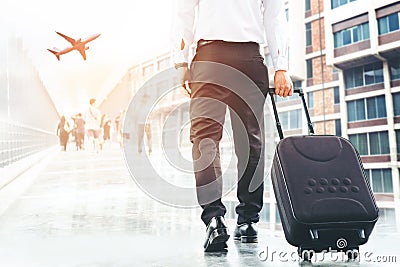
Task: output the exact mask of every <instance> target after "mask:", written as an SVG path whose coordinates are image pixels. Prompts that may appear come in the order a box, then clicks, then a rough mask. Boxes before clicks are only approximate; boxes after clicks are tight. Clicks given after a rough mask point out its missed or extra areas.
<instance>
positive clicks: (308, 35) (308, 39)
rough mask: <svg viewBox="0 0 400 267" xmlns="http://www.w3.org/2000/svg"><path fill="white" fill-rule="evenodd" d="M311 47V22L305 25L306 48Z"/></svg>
mask: <svg viewBox="0 0 400 267" xmlns="http://www.w3.org/2000/svg"><path fill="white" fill-rule="evenodd" d="M310 45H312V29H311V22H310V23H306V46H310Z"/></svg>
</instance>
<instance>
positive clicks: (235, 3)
mask: <svg viewBox="0 0 400 267" xmlns="http://www.w3.org/2000/svg"><path fill="white" fill-rule="evenodd" d="M176 8H177V14H176V16H175V18H174V23H173V27H172V34H171V37H172V45H173V51H174V53H173V54H174V62H175V63H181V62H188V61H189V60H188V57H189V47H190V46H191V45H192V44H193V43H195V42H197V41H199V40H200V39H204V40H223V41H228V42H256V43H258V44H265V41H267V43H268V47H269V51H270V54H271V57H272V62H273V65H274V69H275V70H287V69H288V62H287V53H288V34H287V32H288V31H287V21H286V15H285V8H284V0H177V6H176ZM182 40H183V42H184V43H182ZM182 44H184V46H182Z"/></svg>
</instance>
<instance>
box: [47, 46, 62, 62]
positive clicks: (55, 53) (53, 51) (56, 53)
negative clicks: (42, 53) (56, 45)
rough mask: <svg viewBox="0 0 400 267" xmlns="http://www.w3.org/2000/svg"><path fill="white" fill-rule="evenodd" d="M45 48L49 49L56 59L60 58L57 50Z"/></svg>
mask: <svg viewBox="0 0 400 267" xmlns="http://www.w3.org/2000/svg"><path fill="white" fill-rule="evenodd" d="M47 50H48V51H50V52H51V53H53V54H54V55H55V56H56V57H57V59H58V60H60V54H59V53H58V51H56V50H51V49H47Z"/></svg>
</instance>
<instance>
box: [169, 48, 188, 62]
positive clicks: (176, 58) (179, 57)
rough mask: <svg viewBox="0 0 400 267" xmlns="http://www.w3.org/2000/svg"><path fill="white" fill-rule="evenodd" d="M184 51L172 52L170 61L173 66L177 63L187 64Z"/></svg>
mask: <svg viewBox="0 0 400 267" xmlns="http://www.w3.org/2000/svg"><path fill="white" fill-rule="evenodd" d="M185 52H186V51H185V50H174V51H173V56H172V61H173V64H178V63H183V62H186V63H187V62H188V56H187V55H186V53H185Z"/></svg>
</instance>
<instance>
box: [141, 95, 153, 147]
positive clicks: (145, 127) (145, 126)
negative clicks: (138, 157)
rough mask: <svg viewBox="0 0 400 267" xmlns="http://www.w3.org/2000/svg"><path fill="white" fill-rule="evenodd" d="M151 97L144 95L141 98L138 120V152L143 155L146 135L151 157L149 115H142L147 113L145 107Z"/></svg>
mask: <svg viewBox="0 0 400 267" xmlns="http://www.w3.org/2000/svg"><path fill="white" fill-rule="evenodd" d="M149 97H150V96H149V95H148V94H146V93H145V94H144V95H143V96H142V98H141V107H139V110H138V112H139V116H138V120H137V126H138V128H137V131H138V152H139V154H140V153H142V150H143V148H142V147H143V143H144V135H145V134H146V139H147V146H148V147H149V155H150V154H151V152H152V151H153V148H152V143H151V125H150V122H149V120H147V116H146V115H147V114H141V113H143V112H146V108H144V107H145V105H146V104H147V103H148V100H149Z"/></svg>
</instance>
